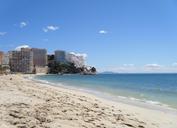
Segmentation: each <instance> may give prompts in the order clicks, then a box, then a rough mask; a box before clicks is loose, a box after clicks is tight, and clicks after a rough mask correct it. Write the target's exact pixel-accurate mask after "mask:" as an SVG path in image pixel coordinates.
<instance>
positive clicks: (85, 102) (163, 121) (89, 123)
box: [0, 75, 177, 128]
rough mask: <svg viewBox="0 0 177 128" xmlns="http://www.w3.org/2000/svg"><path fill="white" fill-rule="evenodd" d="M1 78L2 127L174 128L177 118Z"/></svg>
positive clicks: (15, 77)
mask: <svg viewBox="0 0 177 128" xmlns="http://www.w3.org/2000/svg"><path fill="white" fill-rule="evenodd" d="M24 77H27V76H26V75H7V76H0V118H1V121H0V123H1V124H0V127H3V128H6V127H8V128H15V127H17V126H19V127H20V126H24V127H32V126H36V127H40V128H46V127H48V128H58V127H59V128H60V127H62V128H84V127H85V128H86V127H87V128H95V127H98V128H99V127H100V128H113V127H115V128H132V127H133V128H174V127H176V126H177V122H176V120H175V119H176V118H177V115H173V114H170V113H167V112H162V111H157V110H151V109H147V108H143V107H138V106H133V105H128V104H124V103H121V102H113V101H111V100H106V99H103V98H100V97H97V96H95V95H92V94H87V93H85V92H82V91H78V90H72V89H67V88H61V87H56V86H51V85H49V84H44V83H39V82H35V81H32V80H29V79H25V78H24Z"/></svg>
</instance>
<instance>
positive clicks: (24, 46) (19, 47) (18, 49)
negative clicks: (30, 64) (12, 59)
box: [15, 44, 30, 51]
mask: <svg viewBox="0 0 177 128" xmlns="http://www.w3.org/2000/svg"><path fill="white" fill-rule="evenodd" d="M21 48H30V46H29V45H26V44H24V45H20V46H18V47H16V48H15V50H16V51H20V50H21Z"/></svg>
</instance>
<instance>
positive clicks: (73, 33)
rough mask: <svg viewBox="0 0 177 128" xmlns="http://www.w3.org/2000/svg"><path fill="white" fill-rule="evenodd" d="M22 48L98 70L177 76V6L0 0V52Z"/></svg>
mask: <svg viewBox="0 0 177 128" xmlns="http://www.w3.org/2000/svg"><path fill="white" fill-rule="evenodd" d="M24 44H26V45H29V46H31V47H40V48H46V49H48V52H49V53H52V52H53V51H54V50H56V49H62V50H66V51H74V52H80V53H86V54H87V55H88V57H87V63H88V64H89V65H94V66H96V67H97V68H98V70H99V71H107V70H109V71H114V72H177V1H176V0H0V50H3V51H8V50H12V49H14V48H15V47H17V46H19V45H24Z"/></svg>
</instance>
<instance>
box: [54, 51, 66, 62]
mask: <svg viewBox="0 0 177 128" xmlns="http://www.w3.org/2000/svg"><path fill="white" fill-rule="evenodd" d="M55 61H56V62H63V63H65V62H66V52H65V51H62V50H56V51H55Z"/></svg>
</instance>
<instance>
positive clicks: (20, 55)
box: [9, 48, 34, 73]
mask: <svg viewBox="0 0 177 128" xmlns="http://www.w3.org/2000/svg"><path fill="white" fill-rule="evenodd" d="M9 59H10V70H11V71H12V72H22V73H33V70H34V64H33V52H32V50H31V49H29V48H22V49H21V51H11V52H10V58H9Z"/></svg>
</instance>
